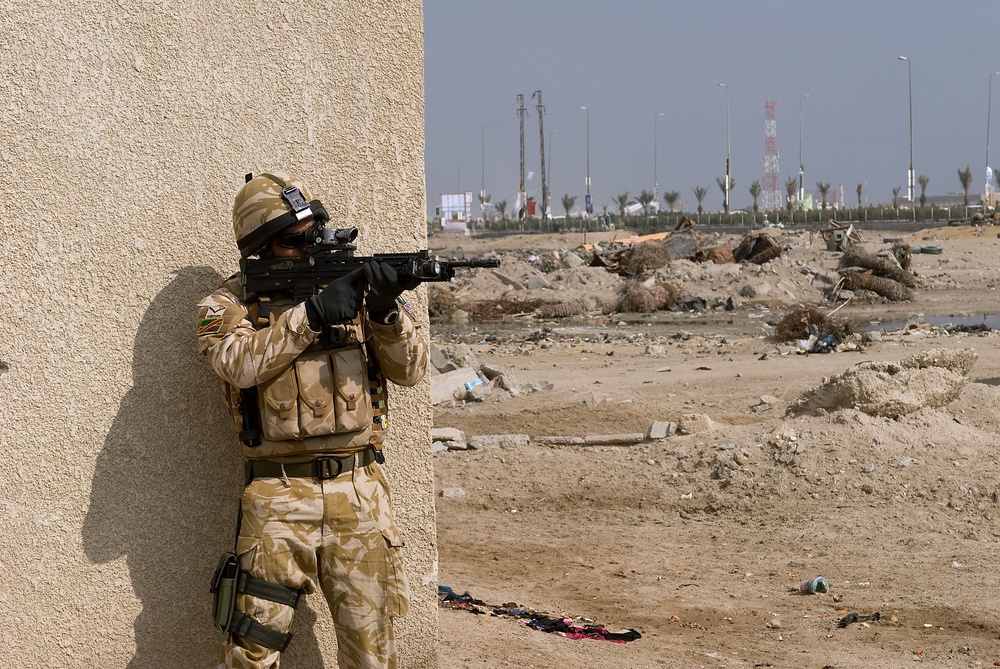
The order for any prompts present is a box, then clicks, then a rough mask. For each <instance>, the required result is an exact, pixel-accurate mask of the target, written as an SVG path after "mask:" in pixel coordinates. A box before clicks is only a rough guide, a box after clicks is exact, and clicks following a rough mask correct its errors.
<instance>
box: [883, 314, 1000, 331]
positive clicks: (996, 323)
mask: <svg viewBox="0 0 1000 669" xmlns="http://www.w3.org/2000/svg"><path fill="white" fill-rule="evenodd" d="M908 323H909V324H912V323H927V324H928V325H936V326H938V327H945V326H953V327H955V328H978V327H982V326H985V327H988V328H989V329H991V330H998V329H1000V314H981V315H978V316H962V317H957V316H932V317H930V318H923V317H921V318H917V319H914V320H910V321H891V322H880V321H870V322H869V325H870V327H871V329H872V330H885V331H886V332H892V331H893V330H902V329H903V328H905V327H906V325H907V324H908Z"/></svg>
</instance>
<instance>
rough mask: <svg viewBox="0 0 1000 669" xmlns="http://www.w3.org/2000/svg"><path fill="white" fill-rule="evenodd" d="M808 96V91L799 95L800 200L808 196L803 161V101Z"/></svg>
mask: <svg viewBox="0 0 1000 669" xmlns="http://www.w3.org/2000/svg"><path fill="white" fill-rule="evenodd" d="M807 97H809V94H808V93H807V94H805V95H802V96H800V97H799V202H802V199H803V198H804V197H805V196H806V192H805V187H804V186H803V185H802V179H803V178H804V177H805V173H806V168H805V165H804V164H803V163H802V101H803V100H805V99H806V98H807Z"/></svg>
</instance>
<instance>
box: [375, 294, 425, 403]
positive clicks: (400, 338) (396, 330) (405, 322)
mask: <svg viewBox="0 0 1000 669" xmlns="http://www.w3.org/2000/svg"><path fill="white" fill-rule="evenodd" d="M368 328H369V329H370V331H371V344H372V350H374V351H375V357H376V358H378V364H379V367H381V369H382V373H383V374H385V378H387V379H389V380H390V381H392V382H393V383H395V384H397V385H400V386H413V385H416V384H417V383H419V382H420V380H421V379H422V378H424V374H425V373H426V371H427V360H428V358H429V357H430V346H429V345H428V343H427V338H426V337H425V336H424V334H423V333H422V332H421V331H420V327H419V326H417V324H416V323H414V322H413V319H412V318H411V317H410V314H409V309H408V307H403V308H400V310H399V318H398V319H397V320H396V322H395V323H394V324H393V325H379V324H377V323H372V322H371V321H369V322H368Z"/></svg>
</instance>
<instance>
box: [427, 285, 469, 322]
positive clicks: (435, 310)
mask: <svg viewBox="0 0 1000 669" xmlns="http://www.w3.org/2000/svg"><path fill="white" fill-rule="evenodd" d="M461 308H462V306H461V304H460V303H459V300H458V297H457V296H456V295H455V293H453V292H451V290H449V289H448V288H446V287H445V286H436V285H431V286H428V288H427V315H428V317H430V319H431V320H448V319H450V318H451V317H452V315H453V314H454V313H455V312H456V311H458V310H459V309H461Z"/></svg>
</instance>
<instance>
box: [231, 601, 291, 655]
mask: <svg viewBox="0 0 1000 669" xmlns="http://www.w3.org/2000/svg"><path fill="white" fill-rule="evenodd" d="M229 633H230V634H235V635H236V636H241V637H243V638H244V639H250V641H253V642H254V643H258V644H260V645H261V646H264V647H265V648H270V649H271V650H276V651H278V652H279V653H283V652H285V648H287V647H288V644H289V642H290V641H291V640H292V635H291V634H283V633H281V632H279V631H277V630H273V629H271V628H270V627H268V626H267V625H262V624H260V623H259V622H257V621H256V620H254V619H253V618H251V617H250V616H248V615H247V614H245V613H241V612H239V611H234V612H233V622H232V625H231V626H230V628H229Z"/></svg>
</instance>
